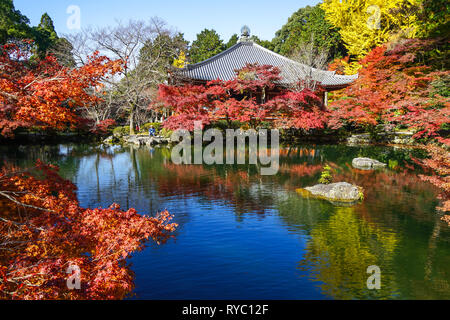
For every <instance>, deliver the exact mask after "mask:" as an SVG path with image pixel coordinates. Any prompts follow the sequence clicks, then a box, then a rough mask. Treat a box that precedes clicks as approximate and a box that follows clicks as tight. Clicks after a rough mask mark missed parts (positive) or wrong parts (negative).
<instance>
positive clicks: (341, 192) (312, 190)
mask: <svg viewBox="0 0 450 320" xmlns="http://www.w3.org/2000/svg"><path fill="white" fill-rule="evenodd" d="M300 190H306V192H307V195H309V196H313V197H315V198H320V199H325V200H329V201H331V202H332V203H337V204H341V203H346V204H355V203H357V202H358V201H360V200H362V199H363V198H364V193H363V189H362V188H361V187H358V186H355V185H352V184H350V183H347V182H338V183H332V184H318V185H315V186H313V187H308V188H305V189H300ZM299 192H300V193H303V192H301V191H299Z"/></svg>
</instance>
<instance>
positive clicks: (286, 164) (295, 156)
mask: <svg viewBox="0 0 450 320" xmlns="http://www.w3.org/2000/svg"><path fill="white" fill-rule="evenodd" d="M0 152H1V153H0V160H1V161H4V160H7V161H8V162H10V163H16V164H18V165H20V166H24V167H26V166H31V165H32V164H33V162H34V161H35V160H36V159H42V160H44V161H48V162H51V163H53V164H57V165H59V166H60V167H61V174H62V175H63V176H64V177H66V178H68V179H70V180H72V181H73V182H74V183H75V184H76V185H77V186H78V189H79V190H78V197H79V200H80V203H81V205H82V206H84V207H99V206H101V207H107V206H109V205H110V204H111V203H113V202H116V203H119V204H120V205H121V206H122V207H123V208H128V207H134V208H136V209H137V210H138V211H139V212H142V213H155V212H157V211H161V210H163V209H168V210H169V211H170V212H171V213H172V214H174V215H175V222H177V223H178V224H179V225H180V227H179V229H178V230H177V232H176V239H175V240H172V241H170V242H169V243H167V244H166V245H163V246H160V247H156V246H154V245H150V246H149V247H148V248H147V249H146V250H144V251H143V252H140V253H138V254H136V255H135V256H134V257H133V259H132V261H131V262H132V264H133V267H132V268H133V270H134V271H135V273H136V290H135V292H134V293H135V297H134V298H137V299H375V298H384V299H385V298H387V299H450V232H449V230H450V228H449V227H448V226H446V225H445V224H444V223H442V222H441V221H440V220H439V217H438V216H437V214H436V212H435V207H436V205H437V204H438V202H437V201H436V190H434V189H433V188H432V187H431V185H429V184H427V183H423V182H421V181H420V179H419V178H418V177H417V173H414V172H415V171H412V170H411V169H412V166H413V162H412V161H411V160H410V154H411V153H413V154H414V152H413V151H410V150H400V149H397V150H395V149H391V148H382V147H346V146H303V147H295V148H286V149H283V151H282V156H281V168H280V172H279V174H278V175H276V176H268V177H261V176H260V175H259V170H258V169H257V168H256V167H254V166H176V165H173V164H172V163H171V161H170V152H169V151H168V150H167V149H156V150H149V149H147V148H142V149H137V150H135V149H133V148H117V147H115V148H112V147H111V148H100V147H91V146H83V145H61V146H43V147H17V148H11V147H0ZM357 156H369V157H374V158H376V159H378V160H381V161H385V162H389V164H390V166H389V167H390V168H389V169H385V170H381V171H377V172H363V171H358V170H355V169H352V167H351V161H352V159H353V158H354V157H357ZM414 156H420V155H417V154H414ZM324 164H329V165H330V166H331V167H332V168H333V170H334V173H333V175H334V177H335V181H348V182H353V183H356V184H358V185H361V186H363V187H364V188H365V190H366V196H365V201H364V203H363V204H359V205H357V206H355V207H352V208H345V207H335V206H333V205H332V204H330V203H328V202H326V201H322V200H314V199H305V198H302V197H301V196H300V195H298V194H297V193H296V192H295V190H296V189H297V188H301V187H306V186H308V185H312V184H315V183H317V181H318V178H319V177H320V172H321V170H322V167H323V165H324ZM408 167H409V168H410V169H407V168H408ZM416 172H417V171H416ZM371 265H377V266H379V267H380V268H381V272H382V274H381V290H378V291H376V290H375V291H373V290H368V289H367V285H366V282H367V278H368V277H369V275H368V274H367V273H366V271H367V267H368V266H371Z"/></svg>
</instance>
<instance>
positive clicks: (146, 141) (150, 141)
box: [123, 136, 170, 147]
mask: <svg viewBox="0 0 450 320" xmlns="http://www.w3.org/2000/svg"><path fill="white" fill-rule="evenodd" d="M123 140H124V142H125V143H126V144H132V145H135V146H150V147H151V146H155V145H161V144H168V143H170V141H169V139H166V138H163V137H149V136H125V137H124V138H123Z"/></svg>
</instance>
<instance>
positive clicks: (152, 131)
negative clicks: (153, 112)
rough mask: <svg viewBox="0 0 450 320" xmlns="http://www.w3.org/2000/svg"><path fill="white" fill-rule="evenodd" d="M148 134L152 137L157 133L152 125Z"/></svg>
mask: <svg viewBox="0 0 450 320" xmlns="http://www.w3.org/2000/svg"><path fill="white" fill-rule="evenodd" d="M148 135H149V136H150V137H154V136H155V135H156V130H155V128H154V127H153V126H151V127H150V129H148Z"/></svg>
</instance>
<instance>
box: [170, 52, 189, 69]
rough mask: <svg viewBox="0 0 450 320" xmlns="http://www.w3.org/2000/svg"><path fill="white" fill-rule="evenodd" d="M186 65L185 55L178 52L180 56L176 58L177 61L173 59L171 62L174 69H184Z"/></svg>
mask: <svg viewBox="0 0 450 320" xmlns="http://www.w3.org/2000/svg"><path fill="white" fill-rule="evenodd" d="M187 65H188V63H187V61H186V54H185V53H184V51H181V52H180V55H179V56H178V58H177V59H175V61H174V62H173V66H174V67H175V68H179V69H182V68H185V67H186V66H187Z"/></svg>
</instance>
